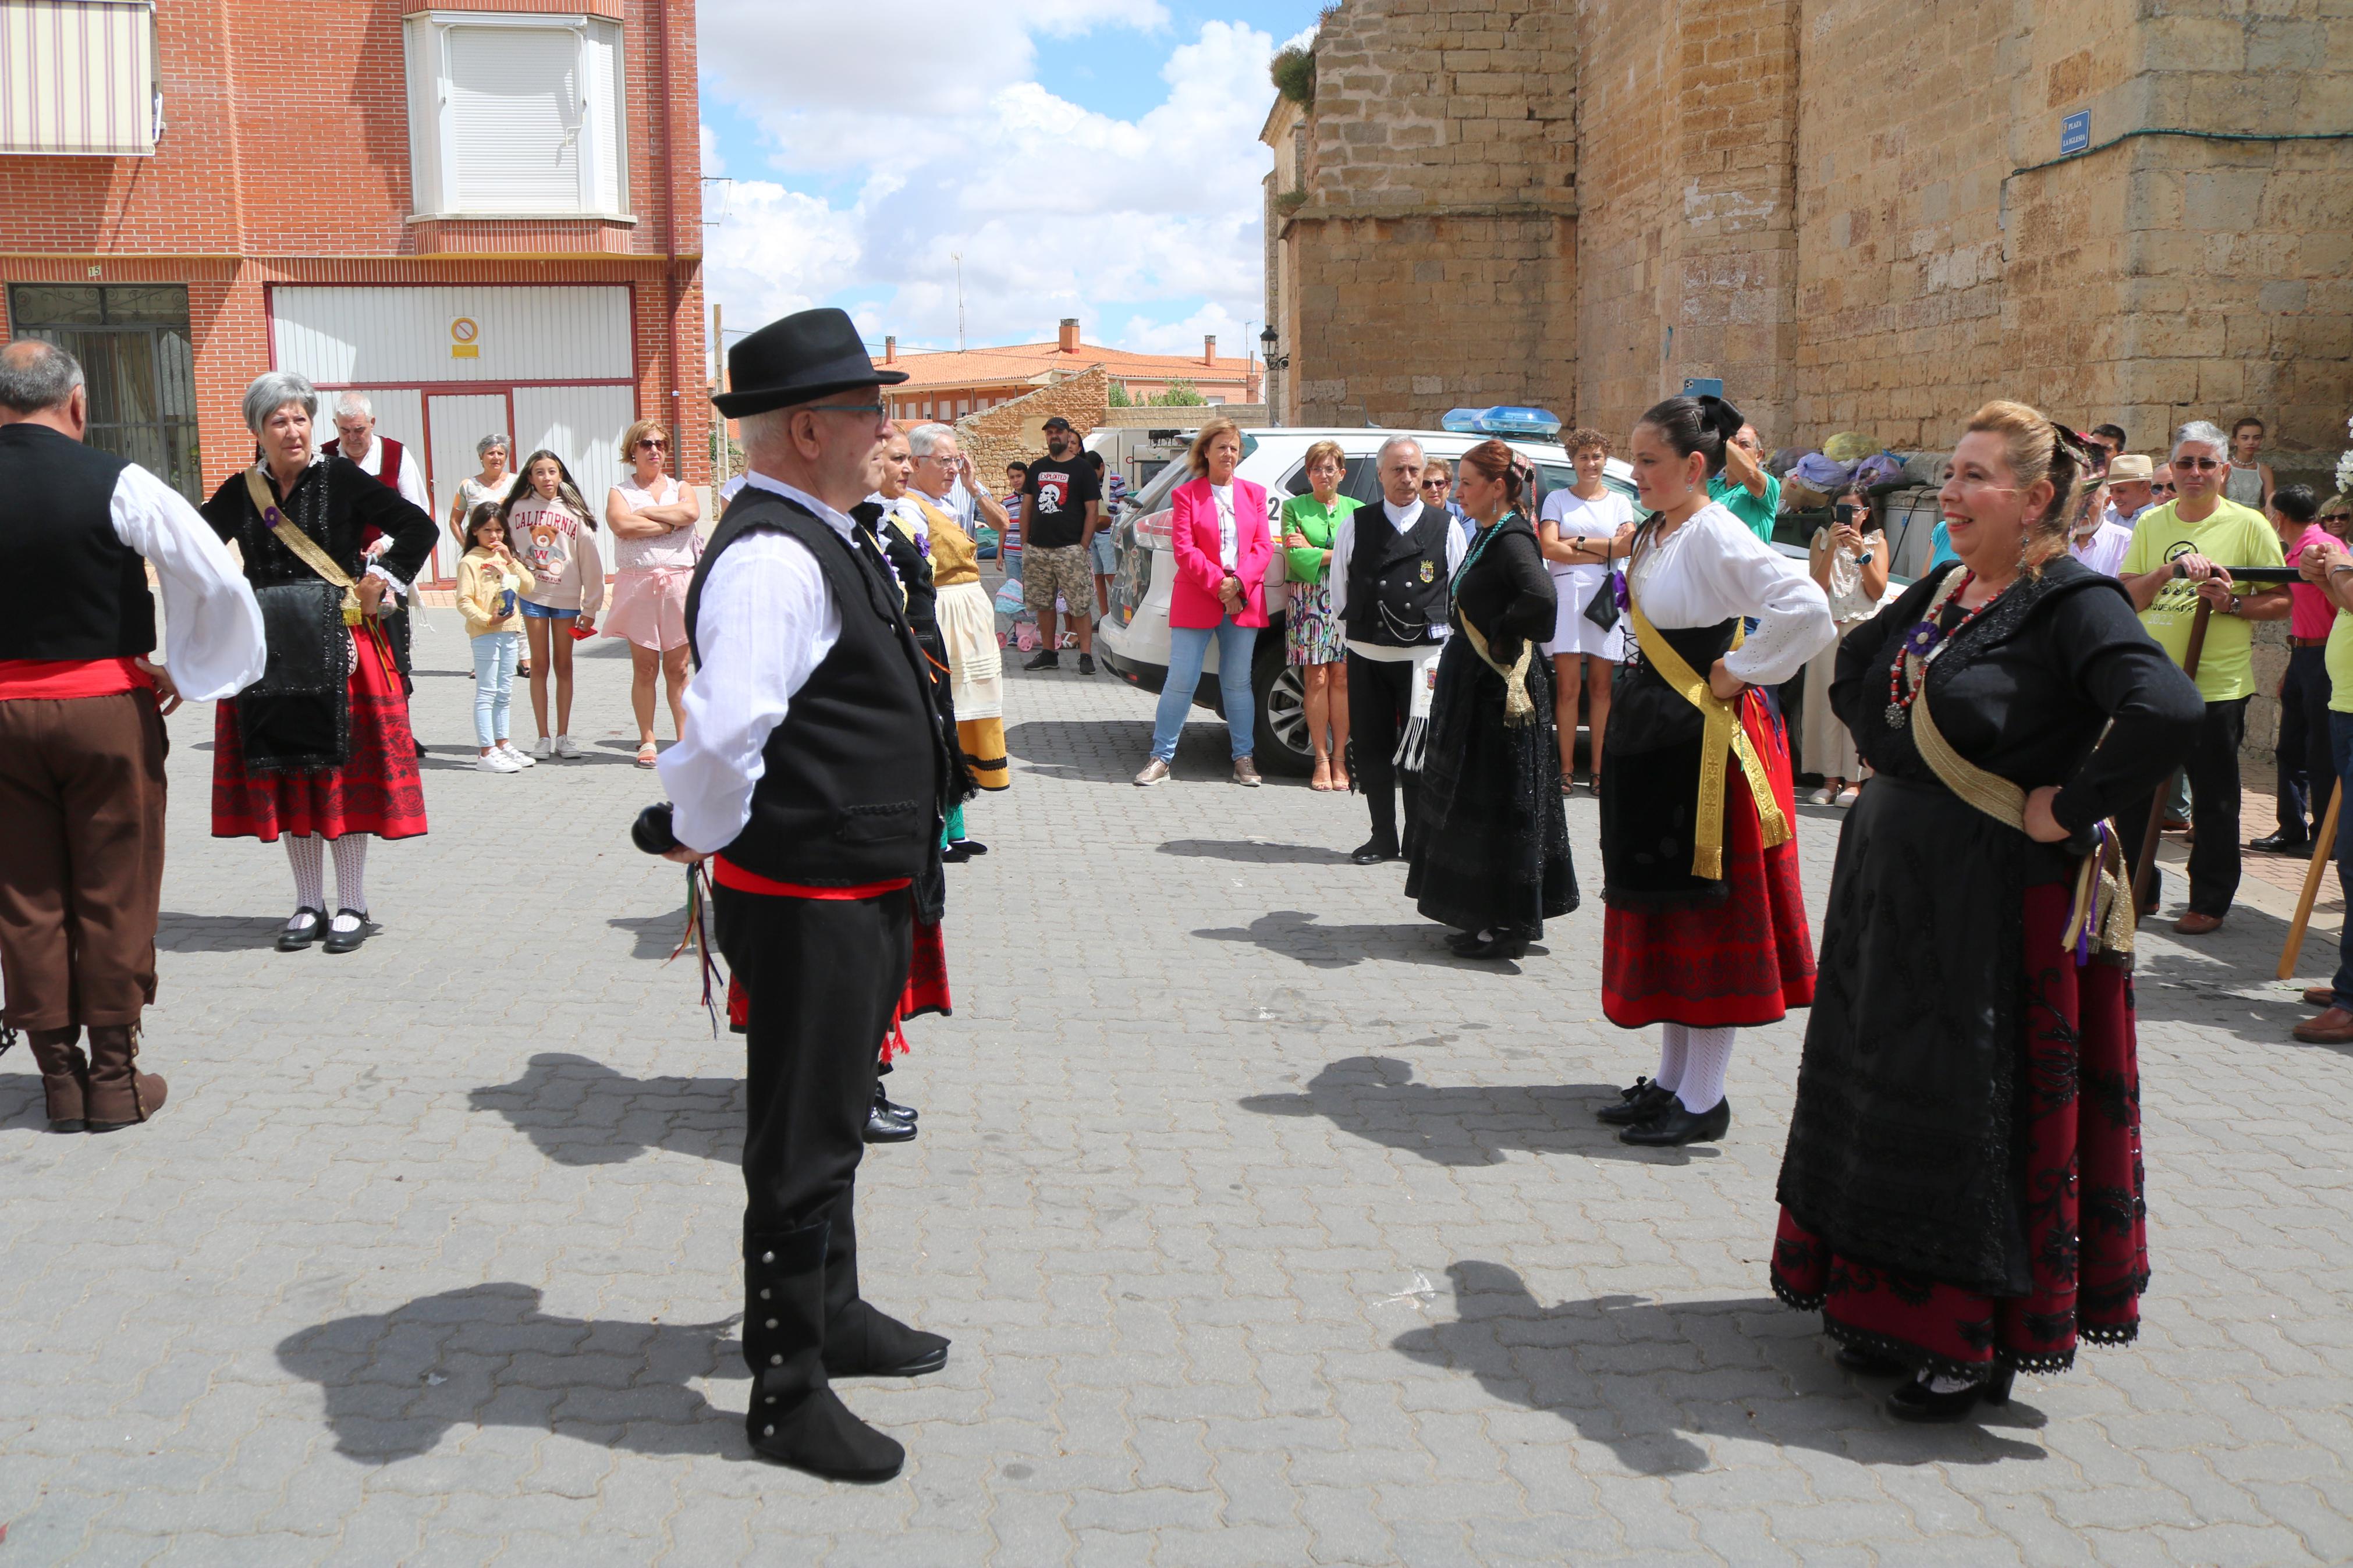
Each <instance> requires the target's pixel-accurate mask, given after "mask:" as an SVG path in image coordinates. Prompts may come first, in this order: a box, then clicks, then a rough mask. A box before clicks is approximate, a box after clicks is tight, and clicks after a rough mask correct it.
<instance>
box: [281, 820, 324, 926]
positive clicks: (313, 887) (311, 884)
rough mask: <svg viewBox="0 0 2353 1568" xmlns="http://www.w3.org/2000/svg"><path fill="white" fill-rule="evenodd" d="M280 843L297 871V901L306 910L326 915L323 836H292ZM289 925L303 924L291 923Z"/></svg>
mask: <svg viewBox="0 0 2353 1568" xmlns="http://www.w3.org/2000/svg"><path fill="white" fill-rule="evenodd" d="M280 842H281V843H283V844H284V845H285V846H286V863H287V865H289V866H290V867H291V868H293V871H294V902H295V904H296V905H297V906H298V907H300V908H303V909H312V910H319V911H320V912H322V913H324V912H325V910H326V908H327V880H326V879H327V861H326V857H325V855H324V854H323V853H322V851H321V849H320V845H319V836H318V835H317V834H315V833H312V834H294V833H290V834H288V835H287V836H286V837H284V838H283V839H281V840H280ZM286 923H287V924H288V925H289V926H292V925H295V924H297V923H299V922H298V921H291V920H290V921H287V922H286Z"/></svg>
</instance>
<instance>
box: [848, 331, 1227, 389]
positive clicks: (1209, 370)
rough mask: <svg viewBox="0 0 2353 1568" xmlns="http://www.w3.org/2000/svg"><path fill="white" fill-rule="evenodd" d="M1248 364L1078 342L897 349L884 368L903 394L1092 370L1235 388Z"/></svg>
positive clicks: (1025, 381) (1037, 379)
mask: <svg viewBox="0 0 2353 1568" xmlns="http://www.w3.org/2000/svg"><path fill="white" fill-rule="evenodd" d="M1251 364H1252V362H1251V361H1250V360H1249V359H1246V358H1244V359H1232V358H1228V357H1226V356H1225V355H1222V354H1221V355H1219V358H1218V361H1217V363H1215V364H1214V365H1208V364H1203V363H1201V356H1200V355H1199V354H1139V353H1129V352H1128V351H1127V350H1125V349H1106V348H1099V347H1097V346H1095V345H1094V344H1092V343H1081V344H1080V345H1079V350H1078V353H1063V352H1062V351H1061V349H1060V347H1058V346H1057V345H1055V344H1053V343H1012V344H1008V345H1007V346H1005V347H1002V348H987V349H965V350H963V351H962V352H956V351H954V350H950V351H946V352H943V353H909V352H907V351H905V350H902V351H901V352H900V353H899V357H898V358H897V359H895V360H893V361H892V362H891V364H890V368H891V369H892V370H903V371H905V372H906V373H907V380H906V382H905V384H903V385H902V386H901V387H899V388H898V391H899V392H900V394H902V395H904V394H906V393H909V392H914V391H920V390H923V389H924V388H927V387H935V386H944V387H964V386H998V385H1009V384H1038V385H1043V384H1045V380H1046V376H1047V374H1048V373H1049V372H1052V371H1060V372H1062V373H1063V374H1066V375H1076V374H1079V373H1080V372H1082V371H1086V370H1092V369H1093V368H1094V367H1095V366H1096V365H1102V366H1103V368H1104V370H1105V371H1107V372H1108V373H1109V374H1110V375H1111V376H1112V378H1113V380H1120V379H1128V380H1134V381H1176V380H1180V379H1181V380H1187V381H1192V382H1196V383H1201V382H1215V383H1219V384H1228V383H1231V384H1242V383H1246V382H1248V381H1249V380H1250V369H1251Z"/></svg>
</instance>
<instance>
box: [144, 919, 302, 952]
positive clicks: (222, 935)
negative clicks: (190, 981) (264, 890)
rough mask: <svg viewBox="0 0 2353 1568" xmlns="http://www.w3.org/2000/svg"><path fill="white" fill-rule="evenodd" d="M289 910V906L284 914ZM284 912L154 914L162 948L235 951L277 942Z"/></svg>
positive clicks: (157, 943)
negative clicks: (276, 913)
mask: <svg viewBox="0 0 2353 1568" xmlns="http://www.w3.org/2000/svg"><path fill="white" fill-rule="evenodd" d="M292 912H293V910H291V909H289V910H287V914H291V913H292ZM285 924H286V915H191V914H183V913H182V912H181V911H179V910H164V912H163V913H161V914H159V915H157V916H156V917H155V947H156V950H157V951H158V952H238V951H241V950H243V949H248V948H259V947H273V946H275V945H277V942H278V932H279V931H280V928H282V927H283V926H284V925H285Z"/></svg>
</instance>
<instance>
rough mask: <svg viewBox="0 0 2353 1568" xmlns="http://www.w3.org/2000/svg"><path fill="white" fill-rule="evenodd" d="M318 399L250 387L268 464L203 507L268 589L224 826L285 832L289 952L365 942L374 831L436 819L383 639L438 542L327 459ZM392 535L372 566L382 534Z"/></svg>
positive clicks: (237, 704)
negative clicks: (315, 425)
mask: <svg viewBox="0 0 2353 1568" xmlns="http://www.w3.org/2000/svg"><path fill="white" fill-rule="evenodd" d="M318 406H319V395H318V393H317V391H316V390H315V389H313V388H312V386H311V384H310V382H308V381H307V380H305V379H303V378H302V377H301V376H299V375H296V374H292V373H290V372H287V371H272V372H270V373H269V374H266V375H261V376H258V377H256V378H255V380H254V382H253V384H252V385H250V386H248V387H247V388H246V392H245V423H246V427H247V428H248V430H250V431H251V432H252V433H253V438H254V440H255V441H256V442H257V443H258V444H259V447H260V450H261V456H260V458H259V460H258V461H257V462H255V464H254V465H253V466H252V467H251V468H248V469H245V470H244V471H242V472H240V473H238V474H237V475H235V476H233V477H231V478H230V479H227V481H225V482H224V483H223V484H222V485H221V487H220V489H217V490H216V491H214V492H213V497H212V499H211V500H208V501H206V503H205V505H204V508H203V510H204V514H205V521H207V522H209V523H211V524H212V526H213V531H214V532H216V533H217V534H219V535H220V537H221V538H222V539H223V540H234V541H235V542H237V547H238V549H239V550H240V551H241V552H242V553H243V555H244V557H245V575H246V580H247V582H248V583H249V584H252V586H253V590H254V595H255V596H256V597H257V598H258V599H259V601H260V604H261V612H262V624H263V626H264V628H265V630H266V633H267V636H268V641H269V666H268V668H267V669H266V671H265V672H264V674H263V675H262V678H261V679H260V680H259V681H258V682H256V683H255V684H254V685H252V686H249V687H248V688H247V689H245V690H244V691H243V692H241V693H239V694H238V696H237V699H236V700H235V701H231V702H223V703H221V704H220V705H219V707H218V709H217V710H216V721H215V731H214V746H213V837H216V838H241V837H248V836H249V837H255V838H259V839H261V840H263V841H264V842H268V841H269V840H273V839H278V838H280V837H282V838H283V839H284V840H285V843H286V858H287V859H288V861H289V862H290V864H291V865H292V868H293V871H294V901H295V910H294V915H293V918H292V919H290V920H289V921H287V922H286V926H285V929H284V930H282V931H280V933H279V936H278V947H279V951H280V952H295V951H297V950H298V949H301V948H305V947H308V946H310V945H311V943H312V942H317V941H319V939H320V938H321V937H322V936H324V937H325V939H326V942H325V946H326V950H327V951H328V952H350V951H351V950H352V949H353V948H355V947H357V946H359V945H360V943H361V942H364V941H365V940H366V939H367V936H368V933H369V931H370V929H371V927H370V925H369V921H368V903H367V890H366V886H365V880H364V879H365V874H366V868H367V837H368V835H370V834H375V835H377V836H379V837H385V838H409V837H417V835H420V834H422V833H423V832H424V831H425V795H424V792H423V790H422V789H421V788H420V787H419V785H418V783H417V755H416V742H415V739H414V737H413V736H412V734H411V733H410V731H409V727H408V705H407V701H406V699H405V698H403V697H402V695H401V689H400V677H399V673H398V671H397V669H396V668H395V666H394V663H393V657H392V650H391V648H390V647H388V646H387V645H386V643H385V637H384V631H383V625H382V617H383V616H384V614H385V611H387V610H389V609H390V608H391V607H392V606H393V605H394V603H395V600H394V599H393V597H392V596H391V595H389V594H387V592H386V589H387V586H388V585H390V584H399V583H406V582H407V581H409V580H410V579H412V578H414V577H415V576H416V575H417V571H418V569H419V568H421V567H422V566H423V565H424V564H425V558H426V556H427V554H428V553H430V552H431V551H432V549H433V541H434V538H435V526H436V525H435V523H434V521H433V519H432V517H431V515H430V514H428V513H427V512H426V511H424V510H420V509H419V508H417V506H415V505H413V504H412V503H410V502H409V501H407V500H404V499H402V497H401V495H400V494H399V492H398V491H396V490H395V489H393V488H392V487H390V486H388V485H385V484H383V483H381V482H379V481H378V480H377V479H375V478H374V477H373V476H371V475H369V474H368V473H367V472H365V471H364V469H362V468H360V467H359V466H358V465H357V464H355V463H353V462H352V461H351V459H349V458H343V457H340V456H322V455H321V454H320V452H319V451H318V449H317V446H316V442H315V437H314V435H313V429H312V420H313V419H314V418H315V416H316V415H317V412H318ZM377 537H382V538H384V539H388V540H390V541H391V544H390V547H389V548H387V549H386V550H385V551H384V552H382V554H381V555H380V556H379V557H378V559H376V560H375V561H374V562H370V561H369V560H368V559H367V558H366V545H367V543H368V542H369V541H371V540H372V539H375V538H377ZM322 840H323V841H324V842H325V843H327V844H332V846H333V847H334V856H335V893H336V900H335V901H336V906H337V908H336V912H335V914H334V916H333V918H332V919H330V918H329V917H328V915H327V903H326V882H325V866H324V852H323V850H322V847H321V845H322Z"/></svg>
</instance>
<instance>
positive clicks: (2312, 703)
mask: <svg viewBox="0 0 2353 1568" xmlns="http://www.w3.org/2000/svg"><path fill="white" fill-rule="evenodd" d="M2279 695H2280V727H2279V744H2278V746H2277V747H2276V748H2274V755H2276V756H2277V758H2278V759H2279V830H2280V831H2281V832H2282V833H2284V834H2285V835H2286V836H2287V837H2290V838H2299V839H2303V840H2304V841H2306V843H2309V842H2311V839H2312V836H2313V834H2315V833H2317V832H2319V831H2320V819H2321V818H2322V817H2323V816H2327V813H2328V791H2329V788H2330V786H2332V785H2333V784H2336V782H2337V762H2336V759H2335V758H2334V757H2333V756H2331V755H2330V754H2329V749H2328V650H2327V648H2325V647H2295V648H2290V649H2288V654H2287V675H2286V677H2285V678H2284V679H2282V680H2281V682H2280V694H2279ZM2307 816H2308V817H2309V818H2310V820H2311V826H2310V827H2308V828H2307V827H2306V826H2305V823H2306V817H2307Z"/></svg>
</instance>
